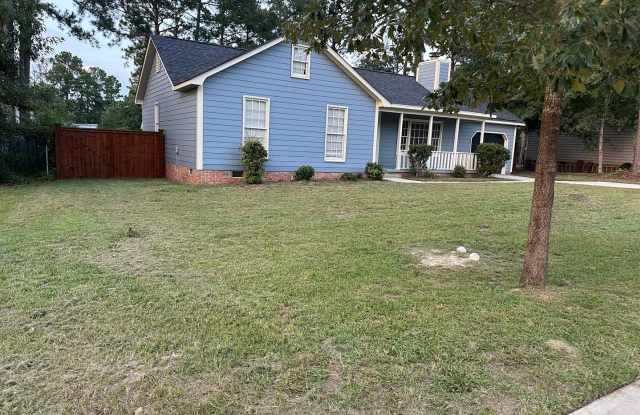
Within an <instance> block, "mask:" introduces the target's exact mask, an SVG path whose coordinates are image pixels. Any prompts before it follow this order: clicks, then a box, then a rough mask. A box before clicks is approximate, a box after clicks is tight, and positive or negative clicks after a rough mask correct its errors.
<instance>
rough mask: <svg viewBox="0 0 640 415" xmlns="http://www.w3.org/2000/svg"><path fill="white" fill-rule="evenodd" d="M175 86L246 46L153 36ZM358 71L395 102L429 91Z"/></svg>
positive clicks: (502, 114) (505, 114) (418, 102)
mask: <svg viewBox="0 0 640 415" xmlns="http://www.w3.org/2000/svg"><path fill="white" fill-rule="evenodd" d="M151 40H152V41H153V43H154V45H155V47H156V49H157V51H158V53H159V54H160V58H161V59H162V63H163V65H164V68H165V70H166V71H167V74H169V78H171V82H172V83H173V85H178V84H180V83H182V82H185V81H188V80H189V79H192V78H194V77H196V76H198V75H200V74H202V73H204V72H207V71H208V70H210V69H213V68H215V67H217V66H220V65H222V64H223V63H225V62H228V61H230V60H232V59H234V58H237V57H238V56H240V55H244V54H245V53H247V52H248V50H246V49H240V48H231V47H226V46H219V45H215V44H213V43H205V42H195V41H193V40H184V39H177V38H174V37H168V36H159V35H153V36H151ZM356 71H357V72H358V73H359V74H360V75H361V76H362V77H363V78H364V79H366V80H367V82H369V84H371V86H373V87H374V88H375V89H376V90H378V91H379V92H380V93H381V94H382V95H384V97H385V98H387V99H388V100H389V101H390V102H391V103H392V104H397V105H413V106H422V105H423V102H424V97H425V96H426V95H427V94H428V93H429V91H427V90H426V89H425V88H424V87H423V86H422V85H420V84H419V83H418V82H416V80H415V78H414V77H413V76H407V75H397V74H393V73H389V72H379V71H372V70H369V69H361V68H356ZM486 108H487V106H486V104H485V105H481V106H480V107H477V108H470V107H466V106H463V107H461V108H460V110H461V111H470V112H478V113H482V114H485V113H486ZM495 115H496V116H497V117H498V119H500V120H504V121H516V122H522V120H521V119H520V118H518V117H517V116H515V115H513V114H512V113H510V112H509V111H498V112H496V113H495Z"/></svg>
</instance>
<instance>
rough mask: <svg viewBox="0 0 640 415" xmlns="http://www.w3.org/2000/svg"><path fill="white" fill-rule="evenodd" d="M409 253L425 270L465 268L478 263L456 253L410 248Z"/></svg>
mask: <svg viewBox="0 0 640 415" xmlns="http://www.w3.org/2000/svg"><path fill="white" fill-rule="evenodd" d="M409 252H411V254H412V255H413V256H414V257H416V258H417V259H418V262H419V263H420V265H422V266H424V267H425V268H450V269H455V268H465V267H470V266H473V265H475V264H477V263H478V261H474V260H472V259H471V258H469V256H467V255H459V254H457V253H456V252H455V251H451V252H447V251H443V250H440V249H422V248H415V247H414V248H410V249H409Z"/></svg>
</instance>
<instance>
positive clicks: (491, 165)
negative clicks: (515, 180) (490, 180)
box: [476, 143, 511, 177]
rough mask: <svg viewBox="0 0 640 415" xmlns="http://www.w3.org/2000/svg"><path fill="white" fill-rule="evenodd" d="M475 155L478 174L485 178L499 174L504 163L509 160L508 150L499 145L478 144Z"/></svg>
mask: <svg viewBox="0 0 640 415" xmlns="http://www.w3.org/2000/svg"><path fill="white" fill-rule="evenodd" d="M476 153H477V157H478V174H480V175H481V176H485V177H487V176H490V175H492V174H498V173H500V170H502V167H504V163H505V161H507V160H509V159H510V158H511V155H510V154H509V150H507V149H506V148H504V146H501V145H500V144H489V143H483V144H480V145H479V146H478V149H477V150H476Z"/></svg>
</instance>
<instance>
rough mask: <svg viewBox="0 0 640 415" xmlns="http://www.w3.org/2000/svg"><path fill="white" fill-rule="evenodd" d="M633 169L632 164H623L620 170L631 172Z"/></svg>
mask: <svg viewBox="0 0 640 415" xmlns="http://www.w3.org/2000/svg"><path fill="white" fill-rule="evenodd" d="M632 167H633V165H632V164H631V163H622V164H621V165H620V167H619V168H620V170H631V168H632Z"/></svg>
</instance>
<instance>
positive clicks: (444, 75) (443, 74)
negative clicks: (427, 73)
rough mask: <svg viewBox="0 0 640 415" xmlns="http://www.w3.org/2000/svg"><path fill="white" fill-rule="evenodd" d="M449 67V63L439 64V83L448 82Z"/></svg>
mask: <svg viewBox="0 0 640 415" xmlns="http://www.w3.org/2000/svg"><path fill="white" fill-rule="evenodd" d="M449 66H451V62H449V61H442V62H440V83H441V84H443V83H445V82H449Z"/></svg>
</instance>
